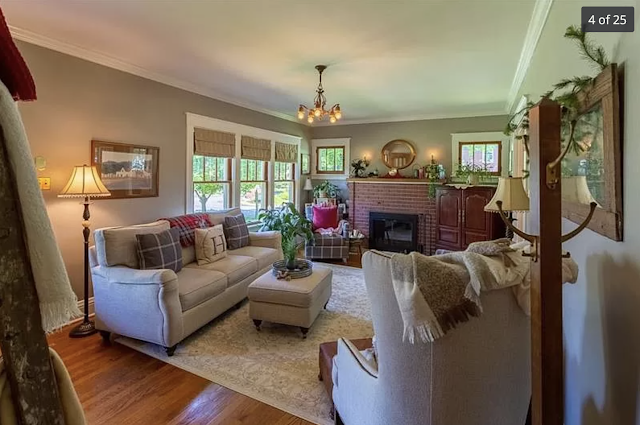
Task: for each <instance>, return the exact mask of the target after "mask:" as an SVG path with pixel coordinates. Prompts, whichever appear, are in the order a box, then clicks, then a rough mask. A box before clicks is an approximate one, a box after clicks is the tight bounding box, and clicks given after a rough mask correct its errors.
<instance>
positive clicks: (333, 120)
mask: <svg viewBox="0 0 640 425" xmlns="http://www.w3.org/2000/svg"><path fill="white" fill-rule="evenodd" d="M336 121H337V119H336V117H335V116H334V115H331V116H330V117H329V122H330V123H331V124H333V123H334V122H336Z"/></svg>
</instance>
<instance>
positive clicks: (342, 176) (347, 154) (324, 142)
mask: <svg viewBox="0 0 640 425" xmlns="http://www.w3.org/2000/svg"><path fill="white" fill-rule="evenodd" d="M324 146H338V147H344V173H336V174H325V173H322V174H318V173H317V170H316V163H317V160H316V155H317V148H321V147H324ZM350 170H351V138H350V137H349V138H340V139H311V179H313V180H346V179H347V178H348V177H349V172H350Z"/></svg>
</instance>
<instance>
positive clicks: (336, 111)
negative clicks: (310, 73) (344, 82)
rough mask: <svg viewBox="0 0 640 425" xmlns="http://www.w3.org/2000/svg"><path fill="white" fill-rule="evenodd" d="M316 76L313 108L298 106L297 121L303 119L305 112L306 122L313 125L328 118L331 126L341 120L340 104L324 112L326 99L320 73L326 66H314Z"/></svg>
mask: <svg viewBox="0 0 640 425" xmlns="http://www.w3.org/2000/svg"><path fill="white" fill-rule="evenodd" d="M316 69H317V70H318V74H320V82H319V83H318V88H317V89H316V93H317V94H316V97H315V98H314V99H313V108H308V107H306V106H305V105H300V107H299V108H298V119H300V120H301V119H304V116H305V111H306V116H307V122H308V123H309V124H311V123H313V121H314V120H316V119H317V120H318V121H322V119H323V118H324V117H326V116H327V115H328V116H329V122H331V123H332V124H333V123H334V122H336V121H338V120H339V119H340V118H342V111H341V110H340V104H339V103H336V104H335V105H333V106H332V107H331V109H330V110H326V109H325V107H326V105H327V98H326V97H324V89H323V88H322V72H323V71H324V70H325V69H327V66H326V65H316Z"/></svg>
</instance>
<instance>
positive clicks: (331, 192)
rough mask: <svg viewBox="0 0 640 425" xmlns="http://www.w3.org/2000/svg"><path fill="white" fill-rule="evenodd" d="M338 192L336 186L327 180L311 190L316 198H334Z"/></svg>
mask: <svg viewBox="0 0 640 425" xmlns="http://www.w3.org/2000/svg"><path fill="white" fill-rule="evenodd" d="M339 192H340V189H338V186H336V185H335V184H333V183H331V182H330V181H329V180H325V181H323V182H322V183H320V184H319V185H317V186H316V187H314V188H313V196H314V197H316V198H335V197H336V196H338V193H339Z"/></svg>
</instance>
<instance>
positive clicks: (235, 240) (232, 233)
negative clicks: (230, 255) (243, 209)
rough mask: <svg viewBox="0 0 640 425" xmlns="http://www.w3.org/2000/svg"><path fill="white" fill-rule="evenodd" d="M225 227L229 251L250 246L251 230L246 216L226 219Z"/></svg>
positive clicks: (241, 215) (240, 215) (239, 215)
mask: <svg viewBox="0 0 640 425" xmlns="http://www.w3.org/2000/svg"><path fill="white" fill-rule="evenodd" d="M223 226H224V236H225V238H226V240H227V247H228V248H229V249H238V248H242V247H243V246H247V245H249V228H248V227H247V222H246V221H245V219H244V214H238V215H234V216H229V217H225V218H224V224H223Z"/></svg>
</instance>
